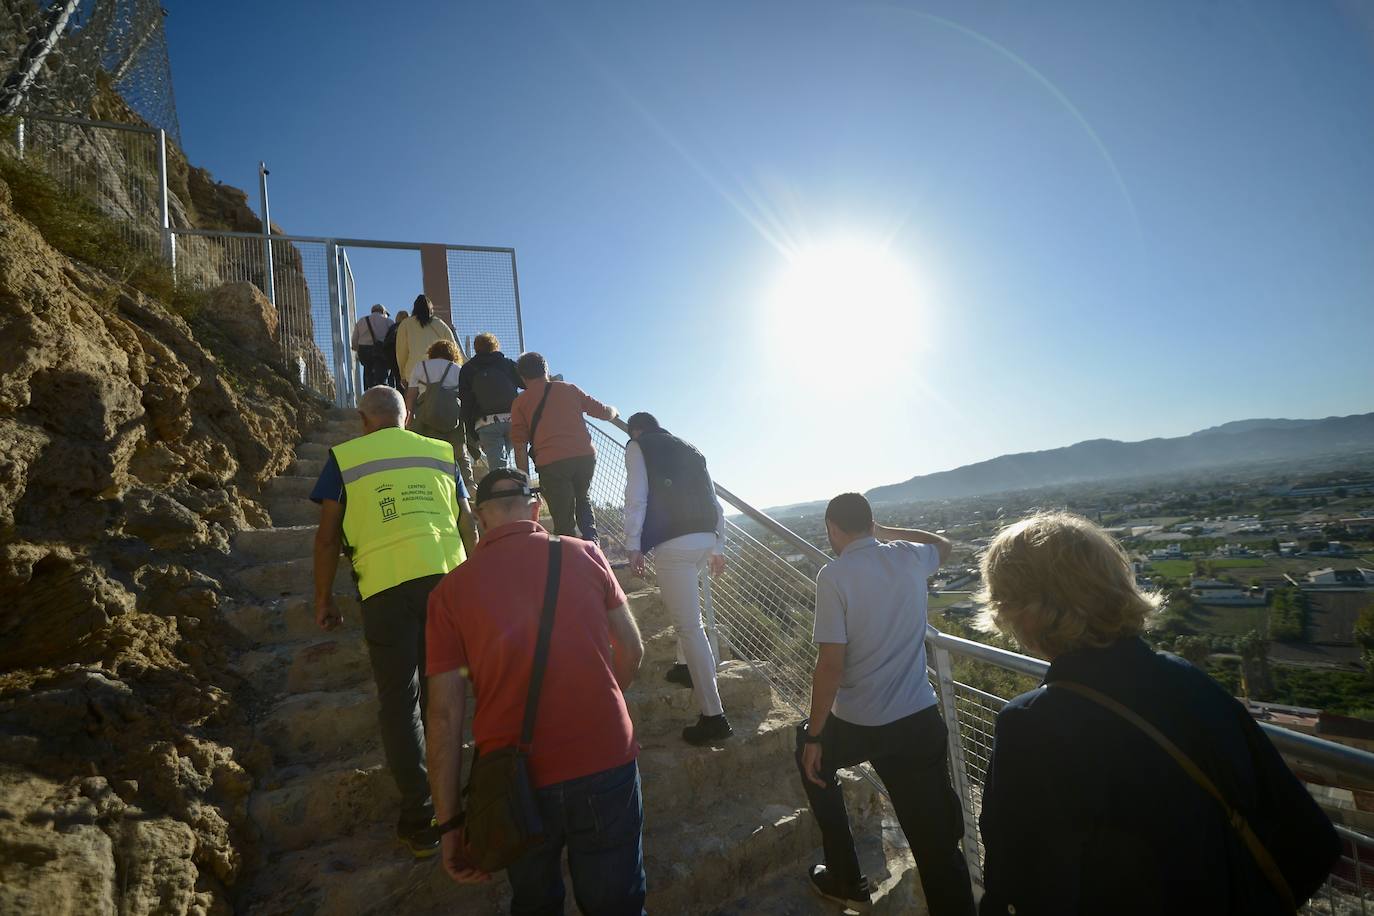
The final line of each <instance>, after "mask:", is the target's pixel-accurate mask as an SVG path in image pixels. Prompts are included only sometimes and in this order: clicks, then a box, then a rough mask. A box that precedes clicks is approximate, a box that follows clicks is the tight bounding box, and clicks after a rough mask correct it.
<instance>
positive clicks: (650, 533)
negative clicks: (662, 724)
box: [625, 412, 732, 745]
mask: <svg viewBox="0 0 1374 916" xmlns="http://www.w3.org/2000/svg"><path fill="white" fill-rule="evenodd" d="M625 425H626V427H627V428H628V429H629V432H630V441H629V442H628V443H626V445H625V548H626V549H627V550H628V551H629V552H630V568H631V569H632V570H633V571H634V573H635V575H637V576H642V575H644V570H645V562H644V555H645V554H647V553H649V552H651V551H652V552H653V555H654V571H655V573H656V574H657V578H658V588H659V592H660V594H661V595H662V596H663V603H664V604H665V605H666V606H667V608H668V612H669V613H670V614H671V615H672V618H673V625H674V627H675V628H676V629H677V641H678V662H679V664H677V665H675V666H673V669H672V670H670V671H669V672H668V680H670V681H675V682H677V683H680V684H683V685H684V686H688V687H691V688H692V689H693V690H694V691H695V693H696V700H697V704H698V705H699V706H700V707H701V715H700V716H699V717H698V718H697V721H696V724H695V725H689V726H687V727H686V728H684V729H683V730H682V738H683V740H684V741H686V742H687V743H688V744H697V745H703V744H710V743H712V742H714V741H720V740H723V739H725V738H729V737H730V735H731V734H732V730H731V728H730V720H729V719H727V718H726V717H725V707H724V706H723V705H722V704H721V700H720V690H719V688H718V687H717V686H716V664H717V662H718V661H719V659H718V657H717V653H716V651H715V650H714V649H713V648H712V645H711V641H710V640H709V639H708V638H707V636H706V629H705V627H704V626H703V624H702V619H701V593H700V589H699V582H700V579H701V574H702V572H703V571H705V570H706V569H707V568H708V567H709V568H710V570H711V574H712V575H715V576H718V575H720V574H721V573H722V572H724V570H725V515H724V513H723V512H722V511H721V508H720V502H719V501H718V500H717V499H716V488H715V484H713V483H712V482H711V473H710V471H708V470H707V469H706V459H705V458H704V457H703V456H702V454H701V452H699V451H697V450H696V449H695V448H694V447H693V446H691V445H690V444H688V443H687V442H684V441H683V440H681V439H679V438H678V437H677V436H674V435H673V434H672V433H670V432H668V431H667V430H666V429H664V428H663V427H662V426H660V425H659V422H658V420H657V419H655V418H654V415H653V414H650V413H643V412H640V413H637V414H634V415H633V416H631V417H630V419H629V420H628V421H627V422H626V424H625Z"/></svg>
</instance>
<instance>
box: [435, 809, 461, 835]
mask: <svg viewBox="0 0 1374 916" xmlns="http://www.w3.org/2000/svg"><path fill="white" fill-rule="evenodd" d="M465 820H467V812H465V811H459V812H458V813H457V814H455V815H454V816H453V817H451V818H449V819H448V820H446V821H444V822H443V823H442V824H439V825H438V827H439V832H440V833H448V832H449V831H450V830H457V829H458V828H459V827H461V826H463V822H464V821H465Z"/></svg>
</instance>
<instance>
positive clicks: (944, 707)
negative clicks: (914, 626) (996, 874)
mask: <svg viewBox="0 0 1374 916" xmlns="http://www.w3.org/2000/svg"><path fill="white" fill-rule="evenodd" d="M926 648H927V650H928V651H929V650H933V652H932V653H931V654H932V658H931V661H932V663H933V666H934V668H935V686H936V690H937V692H938V695H939V700H940V712H941V713H942V714H943V716H944V719H945V728H946V732H947V735H948V742H949V774H950V777H951V778H952V779H953V781H954V791H955V792H957V793H958V794H959V804H960V807H961V808H962V809H963V812H964V860H965V861H966V862H968V872H969V875H970V876H971V877H972V878H973V880H974V881H975V882H976V883H978V884H982V883H983V857H982V856H981V855H979V853H978V821H977V818H976V817H975V815H974V811H973V794H972V792H970V791H969V780H968V765H967V763H966V762H965V760H964V740H963V735H962V732H961V730H960V728H959V704H958V703H957V702H956V701H955V695H954V665H953V663H952V662H951V661H950V657H949V650H947V649H946V648H945V647H944V646H941V645H933V644H932V643H931V641H930V640H927V641H926Z"/></svg>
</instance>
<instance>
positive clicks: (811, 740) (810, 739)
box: [802, 732, 821, 744]
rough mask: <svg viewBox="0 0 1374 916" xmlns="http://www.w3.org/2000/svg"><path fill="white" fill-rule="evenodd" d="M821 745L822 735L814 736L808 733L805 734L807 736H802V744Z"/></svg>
mask: <svg viewBox="0 0 1374 916" xmlns="http://www.w3.org/2000/svg"><path fill="white" fill-rule="evenodd" d="M820 743H821V736H820V735H813V734H811V733H810V732H807V733H805V734H803V735H802V744H820Z"/></svg>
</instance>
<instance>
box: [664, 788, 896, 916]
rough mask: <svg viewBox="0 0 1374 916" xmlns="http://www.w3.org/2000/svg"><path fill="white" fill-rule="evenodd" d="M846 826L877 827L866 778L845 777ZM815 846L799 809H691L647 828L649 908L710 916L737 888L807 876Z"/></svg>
mask: <svg viewBox="0 0 1374 916" xmlns="http://www.w3.org/2000/svg"><path fill="white" fill-rule="evenodd" d="M841 780H842V782H843V783H844V786H845V801H846V804H847V806H848V809H849V816H850V822H851V823H852V824H854V825H856V827H858V826H860V825H863V824H865V823H869V824H874V823H878V821H877V818H878V816H879V815H880V811H881V795H879V794H878V792H877V791H876V789H874V787H873V786H872V785H871V784H870V783H868V782H867V781H866V780H864V779H862V778H860V777H858V776H854V775H850V774H842V775H841ZM819 845H820V830H819V829H818V828H817V827H816V821H815V818H813V817H812V816H811V812H810V810H809V809H807V808H805V807H804V806H797V807H790V806H788V805H781V804H773V805H766V806H763V807H761V808H760V807H754V806H746V807H737V808H733V809H732V808H728V807H722V806H716V807H714V808H713V809H711V810H704V811H703V810H696V809H694V811H693V816H691V817H689V818H686V819H679V820H677V821H675V822H673V823H671V824H667V825H664V826H663V827H662V828H661V829H657V830H648V829H646V830H645V835H644V865H645V870H646V871H647V872H648V876H649V888H650V892H649V897H650V899H649V902H648V903H647V904H646V909H652V910H655V911H658V912H664V913H689V912H690V913H709V912H714V911H715V909H716V908H717V907H719V906H721V905H723V904H725V903H726V902H727V901H729V900H731V899H732V898H733V897H735V896H737V894H738V892H739V890H740V889H741V888H748V887H752V886H753V885H755V884H756V883H758V882H759V881H760V880H762V879H763V878H765V877H767V876H769V875H771V874H773V873H775V872H776V871H777V870H779V869H781V868H798V865H799V864H801V867H800V868H798V871H799V872H803V873H804V871H805V868H806V866H808V865H810V864H811V862H812V861H813V860H812V856H813V855H815V852H814V850H815V849H816V847H818V846H819Z"/></svg>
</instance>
